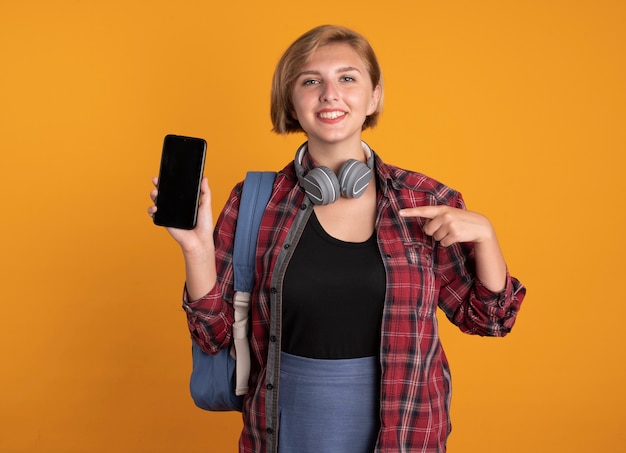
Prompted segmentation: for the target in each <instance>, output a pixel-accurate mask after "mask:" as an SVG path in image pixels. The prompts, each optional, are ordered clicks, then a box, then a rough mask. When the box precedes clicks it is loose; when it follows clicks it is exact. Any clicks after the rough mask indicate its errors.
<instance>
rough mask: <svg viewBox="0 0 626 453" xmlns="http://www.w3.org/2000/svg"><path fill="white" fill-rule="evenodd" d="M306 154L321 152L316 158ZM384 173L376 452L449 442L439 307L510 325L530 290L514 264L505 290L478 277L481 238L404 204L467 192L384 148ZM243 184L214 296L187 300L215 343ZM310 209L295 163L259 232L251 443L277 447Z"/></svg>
mask: <svg viewBox="0 0 626 453" xmlns="http://www.w3.org/2000/svg"><path fill="white" fill-rule="evenodd" d="M307 157H308V155H307ZM303 165H304V166H305V168H306V167H307V166H308V167H310V166H311V165H312V163H311V162H310V160H308V159H306V158H305V162H304V163H303ZM376 173H377V193H378V214H377V220H376V231H377V238H378V245H379V249H380V253H381V257H382V260H383V262H384V266H385V269H386V274H387V287H386V298H385V304H384V311H383V325H382V331H381V339H380V365H381V392H380V431H379V434H378V440H377V443H376V452H394V453H400V452H421V453H442V452H444V451H445V449H446V439H447V437H448V435H449V433H450V418H449V406H450V372H449V367H448V362H447V359H446V356H445V354H444V351H443V349H442V347H441V343H440V341H439V335H438V328H437V318H436V316H435V311H436V308H437V306H439V308H441V309H442V310H443V312H444V313H445V314H446V316H447V317H448V319H450V321H451V322H453V323H454V324H455V325H457V326H458V327H459V328H460V329H461V330H462V331H464V332H467V333H470V334H476V335H488V336H504V335H506V334H507V333H508V332H509V331H510V330H511V328H512V326H513V324H514V322H515V318H516V315H517V313H518V311H519V308H520V304H521V302H522V299H523V298H524V295H525V292H526V290H525V288H524V287H523V286H522V285H521V283H520V282H519V281H518V280H516V279H515V278H513V277H511V276H510V275H508V274H507V282H506V288H505V289H504V290H503V291H502V292H501V293H493V292H491V291H489V290H488V289H487V288H485V287H484V286H482V284H481V283H480V282H479V281H478V280H477V278H476V275H475V271H474V268H475V266H474V249H473V244H471V243H462V244H455V245H452V246H450V247H442V246H440V245H439V244H438V243H437V242H436V241H435V240H433V239H432V238H431V237H429V236H427V235H425V234H424V232H423V225H424V220H423V219H420V218H405V217H400V216H399V215H398V211H399V210H400V209H402V208H408V207H414V206H423V205H442V204H443V205H449V206H453V207H457V208H465V206H464V202H463V199H462V197H461V195H460V194H459V193H458V192H456V191H454V190H453V189H450V188H448V187H446V186H444V185H442V184H440V183H438V182H437V181H435V180H433V179H431V178H428V177H427V176H424V175H422V174H419V173H416V172H409V171H406V170H402V169H400V168H397V167H394V166H391V165H387V164H384V163H383V162H382V161H381V160H380V159H379V158H378V156H376ZM240 194H241V185H240V184H239V185H237V186H236V187H235V189H234V190H233V191H232V193H231V196H230V198H229V199H228V201H227V203H226V205H225V207H224V209H223V211H222V213H221V214H220V216H219V218H218V221H217V224H216V229H215V248H216V261H217V263H216V264H217V274H218V281H217V284H216V285H215V287H214V288H213V289H212V290H211V292H210V293H209V294H207V295H206V296H205V297H203V298H201V299H199V300H197V301H193V302H189V301H187V300H186V298H185V300H184V301H183V307H184V309H185V310H186V312H187V318H188V324H189V329H190V331H191V333H192V335H193V337H194V339H195V341H196V342H197V343H198V344H199V345H200V346H201V347H202V348H203V349H204V350H206V351H207V352H217V351H219V350H220V349H221V348H225V347H228V346H229V345H230V342H231V333H232V323H233V316H234V315H233V307H232V299H233V268H232V248H233V237H234V232H235V225H236V221H237V211H238V208H239V197H240ZM311 210H312V205H311V203H310V201H309V200H308V198H306V196H305V194H304V191H303V190H302V189H301V188H300V186H299V184H298V180H297V177H296V174H295V171H294V169H293V165H292V164H289V165H288V166H287V167H285V168H284V169H283V170H282V171H281V172H280V173H279V174H278V176H277V178H276V182H275V184H274V190H273V194H272V198H271V199H270V202H269V204H268V207H267V210H266V212H265V216H264V218H263V221H262V224H261V229H260V231H259V240H258V249H257V265H256V267H257V272H256V280H255V288H254V290H253V293H252V298H251V300H252V305H251V311H250V320H251V333H250V349H251V362H252V364H251V365H252V367H251V368H252V369H251V374H250V391H249V392H248V394H247V396H246V398H245V401H244V408H243V422H244V428H243V432H242V435H241V438H240V441H239V451H240V452H246V453H260V452H268V453H275V452H277V448H278V446H277V435H278V432H277V431H278V416H277V413H278V410H277V405H278V388H279V382H278V376H279V368H280V364H279V357H280V312H281V301H282V294H281V289H280V288H281V287H282V279H283V277H284V273H285V270H286V268H287V264H288V261H289V257H290V256H291V250H293V248H294V247H295V246H296V245H297V240H298V238H299V233H300V232H301V231H302V229H303V228H304V225H305V224H306V220H307V219H308V216H309V214H310V212H311Z"/></svg>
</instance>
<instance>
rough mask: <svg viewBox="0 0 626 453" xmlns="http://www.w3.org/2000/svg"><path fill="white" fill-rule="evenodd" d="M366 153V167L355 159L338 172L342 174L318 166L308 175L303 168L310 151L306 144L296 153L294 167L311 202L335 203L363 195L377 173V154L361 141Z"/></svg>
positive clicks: (320, 203) (321, 203) (316, 203)
mask: <svg viewBox="0 0 626 453" xmlns="http://www.w3.org/2000/svg"><path fill="white" fill-rule="evenodd" d="M361 145H362V146H363V152H364V153H365V155H366V156H367V164H364V163H363V162H361V161H358V160H356V159H350V160H348V161H347V162H345V163H344V164H343V165H342V166H341V169H340V170H339V175H338V176H335V173H333V171H332V170H331V169H330V168H328V167H323V166H322V167H315V168H313V169H311V170H309V171H308V172H307V171H305V170H304V168H302V159H303V158H304V154H305V153H306V151H307V144H306V143H304V144H303V145H302V146H300V148H298V151H297V152H296V158H295V159H294V166H295V168H296V174H297V175H298V181H300V186H301V187H302V188H303V189H304V191H305V192H306V194H307V195H308V197H309V198H310V199H311V202H312V203H313V204H315V205H327V204H330V203H334V202H335V201H337V200H338V199H339V197H340V196H342V197H344V198H358V197H360V196H361V195H363V192H365V189H366V188H367V186H368V185H369V182H370V180H371V179H372V173H373V170H374V153H373V152H372V150H371V149H370V147H369V146H367V144H366V143H365V142H361Z"/></svg>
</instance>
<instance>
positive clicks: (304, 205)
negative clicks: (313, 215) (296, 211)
mask: <svg viewBox="0 0 626 453" xmlns="http://www.w3.org/2000/svg"><path fill="white" fill-rule="evenodd" d="M300 209H302V210H303V211H304V210H305V209H306V204H304V203H302V204H301V205H300Z"/></svg>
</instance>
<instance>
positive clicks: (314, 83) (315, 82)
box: [302, 79, 320, 85]
mask: <svg viewBox="0 0 626 453" xmlns="http://www.w3.org/2000/svg"><path fill="white" fill-rule="evenodd" d="M319 83H320V82H319V80H315V79H306V80H304V81H303V82H302V85H317V84H319Z"/></svg>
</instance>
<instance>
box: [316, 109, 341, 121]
mask: <svg viewBox="0 0 626 453" xmlns="http://www.w3.org/2000/svg"><path fill="white" fill-rule="evenodd" d="M344 115H346V112H338V111H334V112H320V113H319V115H318V116H319V117H320V118H322V119H325V120H334V119H336V118H339V117H340V116H344Z"/></svg>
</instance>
